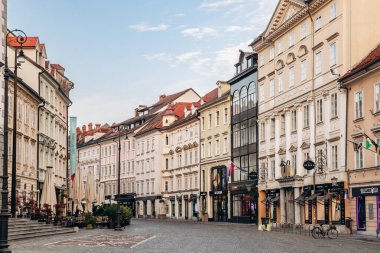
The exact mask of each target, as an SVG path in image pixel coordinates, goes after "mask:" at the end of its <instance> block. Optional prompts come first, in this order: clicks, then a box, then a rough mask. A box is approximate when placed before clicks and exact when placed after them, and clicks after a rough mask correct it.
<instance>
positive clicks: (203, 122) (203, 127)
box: [202, 117, 205, 131]
mask: <svg viewBox="0 0 380 253" xmlns="http://www.w3.org/2000/svg"><path fill="white" fill-rule="evenodd" d="M203 130H205V117H202V131H203Z"/></svg>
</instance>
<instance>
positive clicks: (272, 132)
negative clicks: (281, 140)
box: [270, 118, 276, 138]
mask: <svg viewBox="0 0 380 253" xmlns="http://www.w3.org/2000/svg"><path fill="white" fill-rule="evenodd" d="M270 121H271V124H270V130H271V131H270V138H274V137H275V130H276V119H275V118H272V119H271V120H270Z"/></svg>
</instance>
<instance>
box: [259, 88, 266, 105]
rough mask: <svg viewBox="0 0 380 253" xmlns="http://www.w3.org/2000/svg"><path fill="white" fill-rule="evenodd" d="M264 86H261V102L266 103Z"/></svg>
mask: <svg viewBox="0 0 380 253" xmlns="http://www.w3.org/2000/svg"><path fill="white" fill-rule="evenodd" d="M264 91H265V90H264V85H262V86H260V101H261V102H264V100H265V93H264Z"/></svg>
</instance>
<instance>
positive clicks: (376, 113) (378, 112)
mask: <svg viewBox="0 0 380 253" xmlns="http://www.w3.org/2000/svg"><path fill="white" fill-rule="evenodd" d="M372 115H373V116H378V115H380V111H377V112H375V113H372Z"/></svg>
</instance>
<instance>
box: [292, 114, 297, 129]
mask: <svg viewBox="0 0 380 253" xmlns="http://www.w3.org/2000/svg"><path fill="white" fill-rule="evenodd" d="M292 131H293V132H294V131H297V109H296V110H293V111H292Z"/></svg>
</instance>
